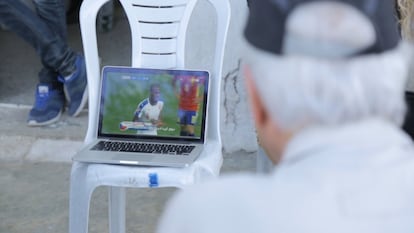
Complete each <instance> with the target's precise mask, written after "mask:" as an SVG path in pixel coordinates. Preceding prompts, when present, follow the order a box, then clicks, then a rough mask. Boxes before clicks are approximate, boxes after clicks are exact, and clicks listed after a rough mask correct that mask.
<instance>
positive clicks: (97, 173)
mask: <svg viewBox="0 0 414 233" xmlns="http://www.w3.org/2000/svg"><path fill="white" fill-rule="evenodd" d="M106 2H108V0H84V2H83V4H82V6H81V10H80V27H81V35H82V41H83V47H84V55H85V60H86V71H87V75H88V86H89V121H88V122H89V124H88V130H87V134H86V137H85V143H88V142H91V141H92V140H93V139H94V138H96V137H97V135H96V131H97V130H96V125H97V124H96V119H97V117H98V115H97V114H98V89H99V83H100V65H99V55H98V45H97V36H96V23H95V22H96V17H97V13H98V11H99V9H100V8H101V7H102V5H104V4H105V3H106ZM120 2H121V4H122V6H123V8H124V10H125V13H126V15H127V18H128V21H129V24H130V29H131V38H132V63H131V64H132V66H134V67H150V68H185V50H186V33H187V27H188V23H189V21H190V18H191V17H194V16H192V15H191V13H192V11H193V9H194V6H195V4H196V2H197V0H120ZM208 2H210V3H211V4H212V5H213V8H214V9H215V11H216V16H217V21H216V30H217V31H216V38H215V54H214V64H213V65H214V67H213V70H210V75H211V82H210V98H209V104H208V107H207V108H208V116H207V123H206V124H207V130H206V134H207V135H206V140H205V141H206V146H205V150H204V152H203V153H202V154H201V156H200V157H199V158H198V159H197V160H196V162H195V163H194V164H192V165H191V166H189V167H186V168H167V167H134V166H118V165H109V164H89V163H80V162H74V163H73V165H72V171H71V182H70V207H69V212H70V213H69V232H70V233H82V232H87V231H88V219H89V206H90V199H91V196H92V192H93V191H94V189H95V188H96V187H98V186H102V185H103V186H108V189H109V228H110V232H120V233H121V232H125V188H126V187H132V188H143V187H145V188H147V187H178V188H180V187H183V186H185V185H190V184H194V183H197V182H201V181H204V180H207V179H210V178H214V177H217V176H218V175H219V172H220V168H221V165H222V162H223V157H222V143H221V136H220V95H221V88H220V87H221V77H222V69H223V57H224V49H225V43H226V38H227V31H228V27H229V22H230V3H229V2H228V0H208ZM213 39H214V36H213ZM200 46H202V45H200ZM137 211H139V210H137Z"/></svg>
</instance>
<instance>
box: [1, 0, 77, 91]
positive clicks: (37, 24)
mask: <svg viewBox="0 0 414 233" xmlns="http://www.w3.org/2000/svg"><path fill="white" fill-rule="evenodd" d="M33 3H34V6H35V11H33V10H32V9H31V8H30V7H29V6H27V5H26V4H25V3H23V2H21V1H20V0H0V24H2V25H3V26H5V27H6V28H7V29H8V30H10V31H13V32H15V33H16V34H17V35H19V36H20V37H21V38H23V39H24V40H25V41H26V42H27V43H29V44H30V45H31V46H32V47H33V48H34V49H35V50H36V53H37V54H38V55H39V57H40V59H41V62H42V65H43V68H42V70H41V71H40V72H39V82H40V83H50V84H52V85H54V86H61V84H60V83H59V82H58V80H57V77H58V75H61V76H67V75H70V74H72V73H73V72H74V71H75V69H76V67H75V59H76V53H75V52H74V51H72V49H71V48H69V46H68V44H67V30H66V9H65V6H64V3H63V0H33ZM22 65H23V64H22Z"/></svg>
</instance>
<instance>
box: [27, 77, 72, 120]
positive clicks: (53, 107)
mask: <svg viewBox="0 0 414 233" xmlns="http://www.w3.org/2000/svg"><path fill="white" fill-rule="evenodd" d="M64 105H65V97H64V96H63V91H61V90H58V89H54V88H53V87H52V86H51V85H49V84H38V85H37V90H36V94H35V104H34V106H33V108H32V109H31V110H30V112H29V117H28V120H27V125H29V126H42V125H48V124H52V123H54V122H56V121H57V120H59V117H60V115H61V114H62V110H63V107H64Z"/></svg>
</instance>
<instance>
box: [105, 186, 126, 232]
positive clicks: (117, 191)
mask: <svg viewBox="0 0 414 233" xmlns="http://www.w3.org/2000/svg"><path fill="white" fill-rule="evenodd" d="M108 194H109V198H108V200H109V205H108V206H109V232H110V233H125V188H123V187H114V186H111V187H109V188H108Z"/></svg>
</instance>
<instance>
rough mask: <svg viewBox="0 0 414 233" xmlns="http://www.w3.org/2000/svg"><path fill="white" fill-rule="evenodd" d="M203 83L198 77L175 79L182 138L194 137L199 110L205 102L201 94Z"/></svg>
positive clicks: (174, 85) (174, 84) (176, 77)
mask: <svg viewBox="0 0 414 233" xmlns="http://www.w3.org/2000/svg"><path fill="white" fill-rule="evenodd" d="M203 83H204V79H203V78H202V77H196V76H175V77H174V79H173V87H174V90H175V93H176V96H177V98H178V100H179V103H178V122H179V124H180V136H190V137H191V136H194V125H195V124H196V122H197V116H198V109H199V107H200V103H202V100H203V95H202V92H201V91H202V90H201V86H202V84H203Z"/></svg>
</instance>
